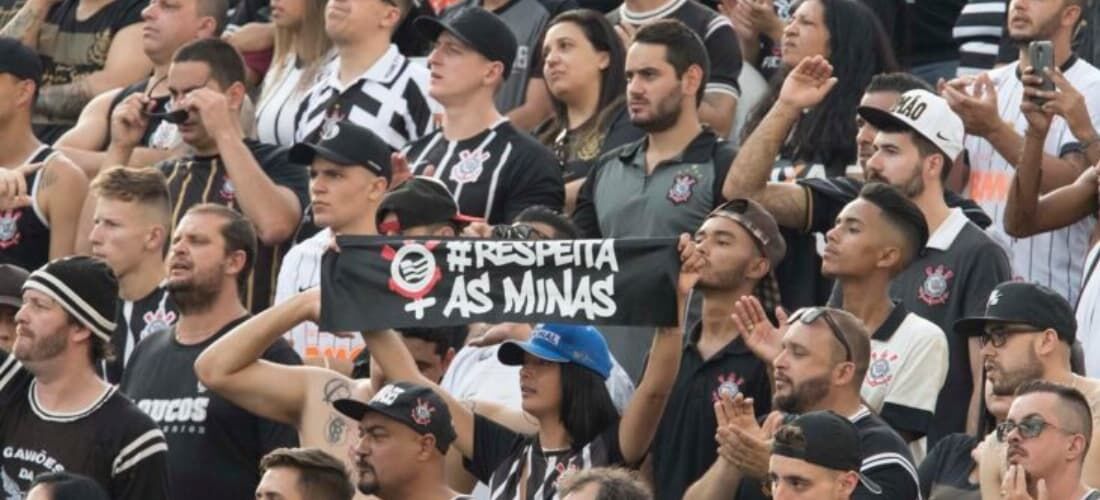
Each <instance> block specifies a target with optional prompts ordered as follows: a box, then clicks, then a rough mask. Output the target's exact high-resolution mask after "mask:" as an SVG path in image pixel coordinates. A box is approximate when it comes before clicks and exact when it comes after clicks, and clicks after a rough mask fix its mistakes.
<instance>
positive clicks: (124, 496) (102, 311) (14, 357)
mask: <svg viewBox="0 0 1100 500" xmlns="http://www.w3.org/2000/svg"><path fill="white" fill-rule="evenodd" d="M117 307H118V282H117V281H116V280H115V277H114V273H112V272H111V268H110V267H108V266H107V264H106V263H104V262H103V261H100V260H98V259H94V258H91V257H83V256H78V257H67V258H63V259H58V260H54V261H52V262H50V263H49V264H46V265H45V266H43V267H42V268H40V269H38V270H37V271H35V272H34V273H32V274H31V275H30V277H29V278H27V281H26V282H25V283H24V284H23V306H22V307H20V309H19V312H18V313H17V314H16V315H15V321H16V332H17V333H18V335H17V336H16V338H15V344H14V345H13V346H12V351H11V353H10V354H8V353H6V352H2V351H0V408H3V411H0V442H2V443H4V450H5V452H4V453H3V454H0V479H2V480H3V481H2V483H3V485H4V493H5V495H6V496H9V497H11V496H14V497H15V498H22V495H23V494H25V493H26V492H27V491H28V490H29V489H30V487H31V483H32V481H33V480H34V478H35V477H36V476H39V475H42V474H46V473H49V472H53V471H56V470H59V469H64V470H66V471H69V472H74V473H79V474H84V475H87V476H89V477H91V478H92V479H94V480H95V481H96V482H97V483H99V485H100V486H102V487H103V489H104V490H106V491H107V492H108V494H109V495H110V496H111V498H115V499H120V500H148V499H154V500H160V499H165V498H169V492H170V488H169V486H170V485H169V481H168V470H167V467H168V466H167V461H168V458H167V457H168V453H167V451H168V446H167V443H166V441H165V437H164V434H163V433H162V432H161V430H160V429H158V428H157V425H156V424H155V423H154V422H153V421H152V420H151V419H150V418H149V416H148V415H146V414H144V413H142V411H141V410H139V409H138V407H137V406H136V405H134V403H132V402H130V399H129V398H127V397H126V396H124V395H123V394H122V393H121V392H120V391H119V389H118V388H117V387H115V386H113V385H111V384H108V383H107V382H105V381H103V380H102V379H100V378H99V377H98V376H97V375H96V373H97V371H98V367H99V364H100V363H101V362H102V361H103V360H104V359H109V358H110V357H111V341H110V339H111V332H112V331H113V330H114V328H115V325H114V321H113V320H114V314H115V309H116V308H117ZM174 491H179V490H174Z"/></svg>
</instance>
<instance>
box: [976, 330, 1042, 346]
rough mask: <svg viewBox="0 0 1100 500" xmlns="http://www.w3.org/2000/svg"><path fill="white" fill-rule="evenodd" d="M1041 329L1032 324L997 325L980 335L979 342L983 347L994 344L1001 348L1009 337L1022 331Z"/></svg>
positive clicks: (1033, 331) (1035, 331) (1030, 331)
mask: <svg viewBox="0 0 1100 500" xmlns="http://www.w3.org/2000/svg"><path fill="white" fill-rule="evenodd" d="M1039 331H1040V330H1039V329H1038V328H1035V327H1034V326H1030V325H1017V326H1004V325H997V326H991V327H988V328H986V330H985V333H983V334H982V336H981V337H979V339H978V342H979V343H980V344H981V346H982V347H985V346H986V345H992V346H993V347H994V348H997V349H1000V348H1002V347H1004V346H1005V344H1007V343H1008V337H1010V336H1012V335H1017V334H1021V333H1038V332H1039Z"/></svg>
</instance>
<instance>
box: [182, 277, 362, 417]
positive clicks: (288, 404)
mask: <svg viewBox="0 0 1100 500" xmlns="http://www.w3.org/2000/svg"><path fill="white" fill-rule="evenodd" d="M319 309H320V290H319V289H316V288H314V289H312V290H310V291H307V292H304V293H301V294H298V295H296V296H294V297H292V298H291V299H290V300H287V301H286V302H283V303H282V304H279V305H277V306H275V307H272V308H270V309H268V310H266V311H264V312H262V313H260V314H259V315H257V316H253V317H252V318H251V319H249V320H248V321H245V322H244V323H242V324H240V325H238V326H237V327H236V328H234V329H233V330H232V331H230V332H229V333H228V334H226V335H224V336H222V338H220V339H218V341H217V342H214V343H213V344H212V345H211V346H210V347H208V348H207V349H206V350H205V351H203V353H202V354H201V355H200V356H199V358H198V360H196V361H195V374H196V375H198V377H199V380H201V381H202V383H203V384H205V385H206V386H207V387H209V388H210V389H211V390H212V391H214V392H216V393H218V394H219V395H221V396H222V397H224V398H226V399H228V400H229V401H231V402H233V404H235V405H238V406H240V407H241V408H244V409H245V410H246V411H249V412H251V413H255V414H256V415H259V416H261V417H265V418H269V419H271V420H274V421H277V422H282V423H285V424H289V425H293V426H295V427H297V428H301V423H302V417H303V415H304V414H303V410H304V409H305V407H306V402H307V398H308V397H309V392H310V391H309V389H310V387H317V386H320V385H322V384H325V382H324V381H326V380H330V379H337V380H338V382H337V383H336V384H335V385H332V386H327V385H326V386H325V389H326V390H329V391H334V393H335V392H339V393H340V394H343V393H344V392H348V388H349V387H350V385H351V379H349V378H347V377H344V376H342V375H340V374H338V373H336V372H333V371H331V370H326V369H324V368H318V367H313V366H287V365H281V364H278V363H272V362H270V361H265V360H263V359H260V356H262V355H263V353H264V351H265V350H266V349H267V348H268V347H270V346H271V344H272V343H274V342H275V341H276V340H277V339H278V338H279V337H281V336H282V335H283V333H285V332H286V331H288V330H290V329H291V328H292V327H294V326H295V325H297V324H298V323H301V322H303V321H310V320H312V319H314V318H316V315H317V310H319ZM318 381H320V383H318ZM341 382H342V383H343V384H342V385H341ZM341 387H342V388H341ZM349 394H350V392H349Z"/></svg>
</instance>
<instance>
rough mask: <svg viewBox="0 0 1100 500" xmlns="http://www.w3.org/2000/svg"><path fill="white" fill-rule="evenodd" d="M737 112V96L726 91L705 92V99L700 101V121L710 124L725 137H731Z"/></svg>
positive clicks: (715, 131) (718, 133) (718, 134)
mask: <svg viewBox="0 0 1100 500" xmlns="http://www.w3.org/2000/svg"><path fill="white" fill-rule="evenodd" d="M736 113H737V98H736V97H734V96H732V95H729V94H726V93H721V92H709V93H706V94H703V101H702V102H700V103H699V121H701V122H703V123H706V124H707V125H710V128H711V129H712V130H714V133H715V134H716V135H717V136H718V137H721V138H723V139H725V138H727V137H729V135H730V129H731V128H732V127H733V116H734V115H735V114H736Z"/></svg>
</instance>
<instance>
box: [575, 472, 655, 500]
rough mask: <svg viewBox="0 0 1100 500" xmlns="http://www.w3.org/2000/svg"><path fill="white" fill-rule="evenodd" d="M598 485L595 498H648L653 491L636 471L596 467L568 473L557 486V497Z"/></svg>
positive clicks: (644, 499)
mask: <svg viewBox="0 0 1100 500" xmlns="http://www.w3.org/2000/svg"><path fill="white" fill-rule="evenodd" d="M592 483H596V484H598V485H600V490H599V492H597V493H596V500H650V499H652V498H653V492H652V491H650V489H649V486H648V485H646V484H645V482H643V481H642V480H641V479H639V478H638V474H637V473H636V472H632V471H628V470H626V469H620V468H618V467H596V468H593V469H584V470H580V471H577V472H575V473H573V474H570V475H569V476H567V477H566V478H565V482H564V484H562V486H561V488H558V497H560V498H565V497H567V496H569V494H570V493H575V492H577V491H580V490H582V489H584V488H585V487H586V486H588V485H589V484H592Z"/></svg>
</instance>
